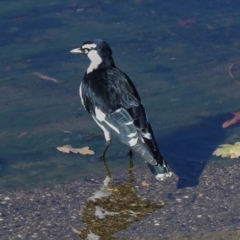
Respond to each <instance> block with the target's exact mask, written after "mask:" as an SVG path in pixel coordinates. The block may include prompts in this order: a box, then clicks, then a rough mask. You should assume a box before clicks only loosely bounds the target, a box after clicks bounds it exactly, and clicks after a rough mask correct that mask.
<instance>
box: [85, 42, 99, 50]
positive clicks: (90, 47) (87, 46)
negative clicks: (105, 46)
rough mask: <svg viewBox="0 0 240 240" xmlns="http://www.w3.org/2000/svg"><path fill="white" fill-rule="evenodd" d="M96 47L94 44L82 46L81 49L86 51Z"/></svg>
mask: <svg viewBox="0 0 240 240" xmlns="http://www.w3.org/2000/svg"><path fill="white" fill-rule="evenodd" d="M96 46H97V45H96V44H95V43H92V44H84V45H82V48H88V49H92V48H95V47H96Z"/></svg>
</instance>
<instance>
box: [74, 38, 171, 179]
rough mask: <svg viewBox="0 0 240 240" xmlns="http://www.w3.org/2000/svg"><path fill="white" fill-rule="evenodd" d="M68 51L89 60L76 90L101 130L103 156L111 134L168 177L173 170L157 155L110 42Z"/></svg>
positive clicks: (133, 91) (89, 43) (154, 170)
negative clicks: (103, 140) (102, 135)
mask: <svg viewBox="0 0 240 240" xmlns="http://www.w3.org/2000/svg"><path fill="white" fill-rule="evenodd" d="M71 53H82V54H83V55H85V56H87V57H88V58H89V59H90V61H91V63H90V65H89V67H88V69H87V71H86V73H85V75H84V78H83V81H82V82H81V84H80V88H79V93H80V97H81V101H82V104H83V106H84V108H85V109H86V110H87V111H88V113H90V114H91V115H92V118H93V119H94V120H95V122H96V123H97V124H98V125H99V127H100V128H101V129H102V130H103V132H104V136H105V139H106V146H105V148H104V151H103V153H102V158H104V157H105V155H106V152H107V149H108V147H109V145H110V143H111V135H114V136H116V137H117V138H118V139H119V140H120V141H121V142H122V143H124V144H126V145H127V146H128V147H129V148H130V150H131V151H133V152H134V153H136V154H137V155H139V156H140V157H141V158H142V159H143V160H144V161H145V162H146V163H147V165H148V166H149V168H150V170H151V171H152V173H153V174H154V175H155V176H156V178H157V179H158V180H164V179H165V178H166V177H170V176H171V175H172V172H171V171H170V169H169V167H168V165H167V163H166V162H165V160H164V159H163V157H162V156H161V154H160V151H159V149H158V146H157V143H156V141H155V138H154V135H153V131H152V128H151V125H150V123H149V121H148V118H147V114H146V112H145V109H144V107H143V105H142V103H141V99H140V97H139V95H138V92H137V90H136V88H135V86H134V85H133V83H132V81H131V80H130V78H129V77H128V76H127V75H126V74H125V73H123V72H122V71H121V70H120V69H118V68H117V67H116V66H115V64H114V61H113V58H112V50H111V48H110V47H109V45H108V44H107V43H106V42H105V41H103V40H101V39H93V40H88V41H86V42H84V43H83V44H82V46H81V47H80V48H76V49H73V50H71Z"/></svg>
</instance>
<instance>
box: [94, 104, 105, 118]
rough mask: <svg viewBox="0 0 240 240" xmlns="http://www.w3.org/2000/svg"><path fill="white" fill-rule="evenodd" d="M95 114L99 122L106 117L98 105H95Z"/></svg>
mask: <svg viewBox="0 0 240 240" xmlns="http://www.w3.org/2000/svg"><path fill="white" fill-rule="evenodd" d="M95 115H96V118H97V119H98V120H99V121H101V122H102V121H104V120H105V118H106V114H105V113H104V112H102V110H101V109H99V108H98V107H95Z"/></svg>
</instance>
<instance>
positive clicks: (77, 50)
mask: <svg viewBox="0 0 240 240" xmlns="http://www.w3.org/2000/svg"><path fill="white" fill-rule="evenodd" d="M70 52H71V53H83V51H82V50H81V48H75V49H73V50H71V51H70Z"/></svg>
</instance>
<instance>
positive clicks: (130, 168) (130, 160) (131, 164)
mask: <svg viewBox="0 0 240 240" xmlns="http://www.w3.org/2000/svg"><path fill="white" fill-rule="evenodd" d="M128 177H129V182H130V183H133V179H134V176H133V160H132V158H131V157H130V159H129V170H128Z"/></svg>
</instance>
